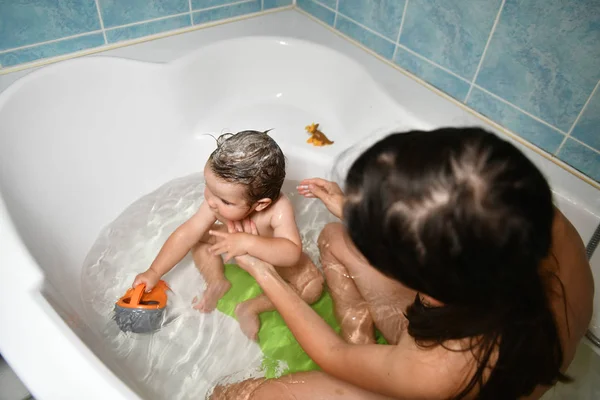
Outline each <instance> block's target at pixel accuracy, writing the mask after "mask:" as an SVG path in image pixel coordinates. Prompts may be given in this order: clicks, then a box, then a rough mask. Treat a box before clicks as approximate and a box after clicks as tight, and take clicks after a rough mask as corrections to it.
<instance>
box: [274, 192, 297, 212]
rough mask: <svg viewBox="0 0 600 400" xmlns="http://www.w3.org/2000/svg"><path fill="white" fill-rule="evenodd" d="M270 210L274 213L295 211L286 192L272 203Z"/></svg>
mask: <svg viewBox="0 0 600 400" xmlns="http://www.w3.org/2000/svg"><path fill="white" fill-rule="evenodd" d="M269 208H270V211H271V212H272V213H281V212H291V213H293V212H294V207H293V206H292V201H291V200H290V199H289V197H287V196H286V195H285V194H283V193H281V194H280V195H279V197H278V198H277V200H275V201H274V202H273V204H271V207H269Z"/></svg>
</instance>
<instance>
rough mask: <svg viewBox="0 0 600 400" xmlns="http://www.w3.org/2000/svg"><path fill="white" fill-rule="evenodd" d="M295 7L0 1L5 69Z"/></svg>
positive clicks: (159, 0)
mask: <svg viewBox="0 0 600 400" xmlns="http://www.w3.org/2000/svg"><path fill="white" fill-rule="evenodd" d="M291 4H293V0H242V1H240V0H0V68H6V67H12V66H15V65H18V64H22V63H26V62H30V61H35V60H39V59H41V58H46V57H53V56H59V55H63V54H68V53H72V52H75V51H79V50H85V49H91V48H95V47H100V46H104V45H107V44H111V43H116V42H120V41H123V40H129V39H136V38H139V37H143V36H147V35H153V34H157V33H161V32H165V31H170V30H175V29H180V28H185V27H189V26H192V25H199V24H204V23H208V22H214V21H218V20H220V19H225V18H232V17H236V16H239V15H245V14H250V13H256V12H260V11H262V10H267V9H271V8H277V7H284V6H289V5H291Z"/></svg>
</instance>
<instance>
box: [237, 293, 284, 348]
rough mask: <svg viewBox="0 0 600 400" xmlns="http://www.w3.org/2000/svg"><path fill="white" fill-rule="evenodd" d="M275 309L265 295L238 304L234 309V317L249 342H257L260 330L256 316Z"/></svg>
mask: <svg viewBox="0 0 600 400" xmlns="http://www.w3.org/2000/svg"><path fill="white" fill-rule="evenodd" d="M274 309H275V306H273V303H271V300H269V298H268V297H267V296H266V295H265V294H259V295H258V296H256V297H255V298H253V299H250V300H246V301H244V302H243V303H240V304H238V305H237V307H236V308H235V316H236V317H237V320H238V322H239V323H240V328H241V329H242V332H244V335H246V336H247V337H248V339H251V340H258V330H259V329H260V320H259V319H258V316H259V315H260V313H263V312H265V311H272V310H274Z"/></svg>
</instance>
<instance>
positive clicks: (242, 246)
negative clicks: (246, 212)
mask: <svg viewBox="0 0 600 400" xmlns="http://www.w3.org/2000/svg"><path fill="white" fill-rule="evenodd" d="M237 224H239V225H238V226H236V225H235V224H234V223H233V222H228V223H227V228H228V231H229V233H226V232H220V231H212V230H211V231H208V233H209V234H210V235H212V236H216V237H219V238H221V240H220V241H219V242H217V243H216V244H214V245H212V246H211V247H210V248H209V249H208V251H209V252H210V253H211V254H214V255H216V256H218V255H221V254H225V253H227V255H226V256H225V259H224V261H225V262H228V261H229V260H231V259H232V258H234V257H237V256H242V255H244V254H247V253H248V248H249V246H250V241H251V240H252V236H253V233H254V231H256V225H254V222H250V223H249V224H250V225H251V226H252V227H253V228H251V231H252V233H244V231H243V227H242V225H241V224H240V223H239V222H238V223H237ZM254 234H256V233H254Z"/></svg>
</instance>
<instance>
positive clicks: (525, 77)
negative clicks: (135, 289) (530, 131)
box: [477, 0, 600, 132]
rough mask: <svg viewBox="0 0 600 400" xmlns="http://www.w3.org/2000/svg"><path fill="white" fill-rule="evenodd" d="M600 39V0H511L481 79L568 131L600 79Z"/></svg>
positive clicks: (487, 87)
mask: <svg viewBox="0 0 600 400" xmlns="http://www.w3.org/2000/svg"><path fill="white" fill-rule="evenodd" d="M598 43H600V1H598V0H578V1H564V0H527V1H524V0H506V4H505V6H504V9H503V10H502V15H501V17H500V21H499V23H498V26H497V28H496V32H495V33H494V36H493V38H492V40H491V42H490V46H489V48H488V52H487V53H486V57H485V60H484V62H483V64H482V68H481V71H480V72H479V76H478V77H477V84H478V85H480V86H481V87H484V88H486V89H487V90H489V91H490V92H492V93H494V94H497V95H499V96H500V97H502V98H504V99H506V100H508V101H510V102H511V103H513V104H516V105H518V106H519V107H520V108H522V109H524V110H526V111H527V112H529V113H531V114H533V115H535V116H537V117H540V118H541V119H543V120H544V121H547V122H548V123H550V124H552V125H554V126H556V127H558V128H560V129H562V130H563V131H565V132H566V131H568V130H569V129H570V128H571V125H572V124H573V122H574V121H575V119H576V118H577V115H578V114H579V112H580V110H581V108H582V107H583V105H584V104H585V102H586V100H587V99H588V96H589V94H590V93H591V92H592V89H593V88H594V86H595V85H596V82H598V79H600V45H598Z"/></svg>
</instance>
